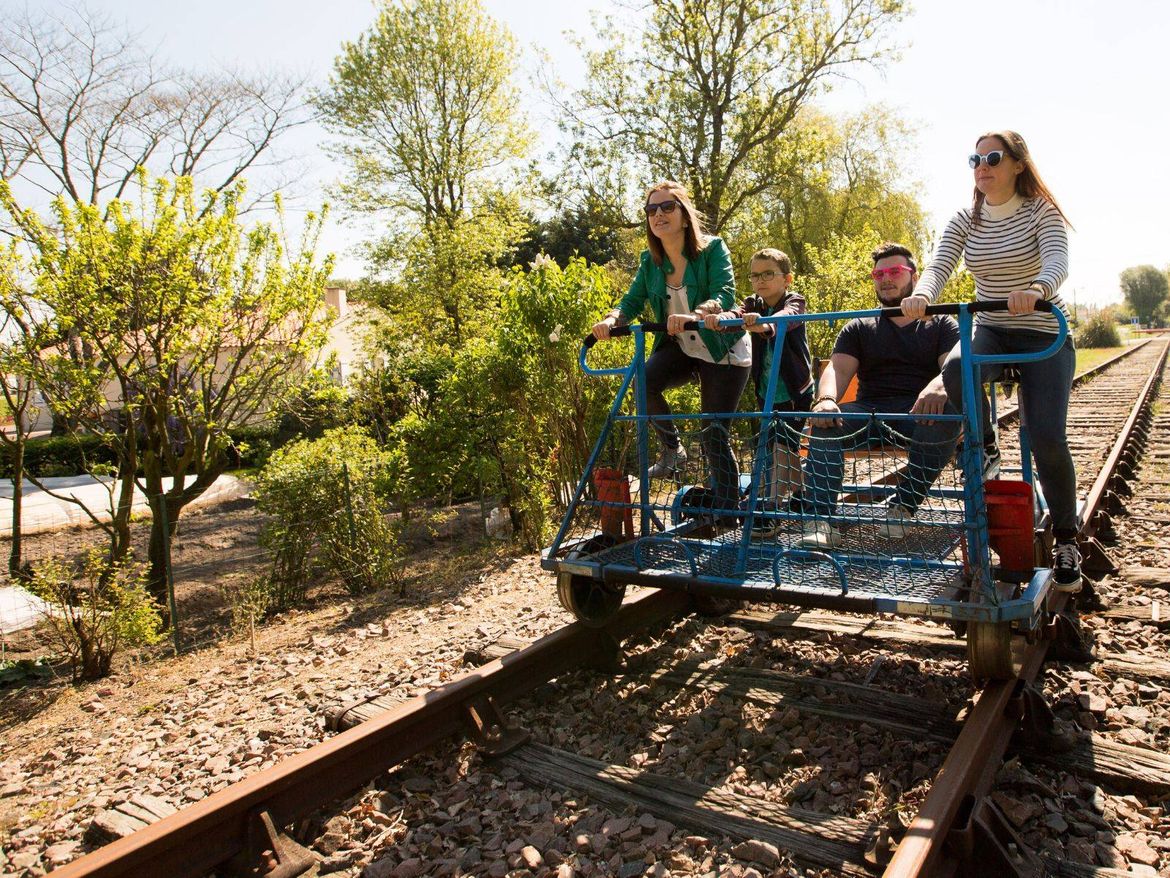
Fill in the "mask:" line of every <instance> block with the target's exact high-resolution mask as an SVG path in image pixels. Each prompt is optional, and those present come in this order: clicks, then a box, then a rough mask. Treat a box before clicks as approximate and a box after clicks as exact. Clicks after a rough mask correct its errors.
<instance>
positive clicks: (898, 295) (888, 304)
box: [877, 284, 914, 308]
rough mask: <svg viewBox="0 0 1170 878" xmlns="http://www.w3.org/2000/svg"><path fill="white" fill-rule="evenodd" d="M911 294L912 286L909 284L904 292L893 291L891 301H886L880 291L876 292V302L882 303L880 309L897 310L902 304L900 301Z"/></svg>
mask: <svg viewBox="0 0 1170 878" xmlns="http://www.w3.org/2000/svg"><path fill="white" fill-rule="evenodd" d="M913 292H914V284H910V285H909V286H908V287H906V289H904V290H894V291H893V296H894V298H893V299H887V298H886V297H885V295H884V294H883V293H882V291H881V290H878V291H877V298H878V301H879V302H881V303H882V307H885V308H897V307H898V306H899V305H901V304H902V300H903V299H905V298H906V297H907V296H909V295H911V294H912V293H913Z"/></svg>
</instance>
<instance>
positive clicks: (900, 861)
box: [882, 347, 1168, 878]
mask: <svg viewBox="0 0 1170 878" xmlns="http://www.w3.org/2000/svg"><path fill="white" fill-rule="evenodd" d="M1167 350H1168V348H1165V347H1164V348H1163V350H1162V355H1161V357H1159V358H1158V362H1157V365H1156V366H1155V367H1154V369H1153V370H1152V371H1151V373H1150V376H1149V378H1148V379H1147V380H1146V382H1145V385H1144V386H1143V388H1142V390H1141V392H1140V393H1139V394H1138V399H1137V401H1136V402H1135V403H1134V405H1133V408H1132V409H1131V410H1130V414H1129V417H1128V418H1127V419H1126V422H1125V424H1124V426H1123V427H1122V429H1121V430H1120V431H1119V433H1118V438H1117V440H1116V441H1115V442H1114V445H1113V449H1112V450H1111V452H1110V454H1109V456H1108V457H1107V459H1106V461H1105V464H1104V466H1103V467H1102V468H1101V470H1100V472H1099V474H1098V476H1097V478H1096V480H1095V481H1094V482H1093V487H1092V488H1091V489H1090V491H1089V494H1088V496H1087V498H1086V503H1085V507H1084V513H1083V520H1084V521H1086V522H1088V521H1090V520H1092V518H1093V516H1094V515H1095V513H1096V512H1097V509H1098V508H1099V507H1100V505H1101V504H1102V503H1103V502H1104V500H1105V498H1106V496H1107V493H1108V486H1109V484H1110V482H1111V481H1112V479H1113V477H1114V475H1115V473H1116V469H1117V466H1118V463H1119V461H1120V460H1121V458H1122V454H1123V453H1124V450H1125V448H1126V446H1127V444H1128V443H1129V441H1130V437H1131V435H1132V433H1133V431H1134V428H1135V426H1136V425H1137V423H1138V421H1139V420H1140V419H1141V417H1142V415H1143V412H1144V411H1146V410H1147V409H1148V406H1149V404H1150V402H1151V399H1152V396H1153V391H1154V388H1155V387H1156V386H1157V384H1158V380H1159V379H1160V377H1161V373H1162V370H1163V368H1164V367H1165V364H1166V354H1167ZM1111 362H1112V361H1111ZM1067 597H1068V596H1067V595H1066V594H1064V593H1057V594H1056V595H1055V597H1054V599H1053V600H1052V602H1051V603H1050V608H1051V609H1052V610H1053V612H1054V613H1059V612H1060V611H1061V610H1062V609H1064V606H1065V604H1066V602H1067ZM1048 645H1049V642H1048V641H1047V640H1045V639H1038V640H1036V641H1035V642H1034V643H1032V644H1031V645H1029V646H1028V648H1027V650H1026V652H1025V653H1024V658H1023V661H1022V663H1021V668H1020V674H1019V678H1018V679H1017V680H1003V681H997V682H994V683H990V684H989V685H987V686H985V687H984V688H983V690H982V691H981V692H980V693H979V695H978V696H977V699H976V701H975V704H974V706H973V707H972V709H971V711H970V713H969V715H968V717H967V720H966V722H965V723H964V724H963V730H962V731H961V732H960V733H959V737H958V738H957V739H956V741H955V744H954V746H953V747H952V748H951V751H950V752H949V753H948V754H947V758H946V760H945V761H944V762H943V765H942V768H941V769H939V772H938V775H937V776H936V777H935V780H934V783H933V784H932V786H931V789H930V792H929V793H928V794H927V797H926V799H925V800H923V803H922V807H921V808H919V810H918V814H917V816H916V817H915V818H914V820H913V821H912V822H911V824H910V827H909V828H908V829H907V830H906V835H905V838H903V840H902V841H901V842H900V843H899V844H898V849H897V851H895V853H894V856H893V858H892V859H891V860H890V862H889V865H888V866H887V867H886V869H885V871H884V872H883V873H882V878H919V876H925V875H937V874H951V873H953V872H954V871H955V870H956V869H957V867H958V863H957V861H956V860H955V859H954V858H953V856H952V855H951V854H950V853H948V851H947V850H946V840H947V835H948V834H949V833H950V831H951V829H952V828H953V827H954V825H955V821H956V818H957V817H958V816H959V812H960V809H961V808H962V806H963V803H964V801H965V800H967V799H968V796H972V797H974V798H975V799H976V800H978V799H980V798H982V797H983V796H984V795H986V794H987V793H988V792H989V791H990V789H991V786H992V783H993V782H994V779H995V774H996V771H997V770H998V768H999V764H1000V762H1001V761H1002V760H1003V755H1004V753H1005V752H1006V750H1007V746H1008V743H1009V742H1010V740H1011V737H1012V733H1013V732H1014V730H1015V727H1016V722H1017V718H1016V716H1015V715H1014V714H1013V713H1012V712H1011V711H1009V705H1010V704H1011V703H1012V701H1013V699H1014V697H1015V695H1016V694H1017V688H1018V686H1019V683H1020V681H1021V680H1022V681H1025V682H1029V683H1030V682H1032V681H1033V680H1035V679H1036V677H1037V675H1038V674H1039V672H1040V669H1041V667H1042V666H1043V664H1044V658H1045V655H1046V653H1047V652H1048Z"/></svg>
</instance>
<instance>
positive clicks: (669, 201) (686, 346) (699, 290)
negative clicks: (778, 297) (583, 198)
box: [593, 180, 752, 509]
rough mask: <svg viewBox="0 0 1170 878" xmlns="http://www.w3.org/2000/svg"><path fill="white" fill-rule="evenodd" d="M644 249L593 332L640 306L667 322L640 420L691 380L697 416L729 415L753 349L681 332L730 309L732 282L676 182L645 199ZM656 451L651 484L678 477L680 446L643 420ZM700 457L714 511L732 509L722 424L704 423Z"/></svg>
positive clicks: (664, 411)
mask: <svg viewBox="0 0 1170 878" xmlns="http://www.w3.org/2000/svg"><path fill="white" fill-rule="evenodd" d="M644 210H645V212H646V243H647V249H646V250H644V251H642V259H641V263H640V265H639V266H638V274H637V275H636V276H635V277H634V281H633V283H631V284H630V289H629V292H627V293H626V295H625V296H624V297H623V298H622V300H621V302H619V303H618V306H617V307H616V308H614V309H613V310H612V311H611V312H610V313H609V314H607V315H606V317H605V319H603V320H602V321H601V322H600V323H597V324H596V325H595V326H594V327H593V334H594V335H595V336H596V337H597V338H599V339H606V338H609V331H610V330H611V329H612V328H613V327H614V326H617V325H619V324H625V323H629V322H630V321H631V320H633V319H635V318H636V317H638V316H639V315H640V314H641V313H642V310H643V308H644V307H645V305H646V303H647V302H649V303H650V308H651V310H652V311H653V313H654V319H655V320H656V321H658V322H660V323H661V322H665V323H666V332H665V333H661V332H660V333H657V337H656V338H655V340H654V349H653V352H652V353H651V355H650V358H649V359H648V360H647V361H646V399H647V412H646V413H647V414H649V415H651V416H656V415H669V414H670V406H669V405H668V404H667V402H666V398H665V397H664V396H663V393H664V392H665V391H666V390H669V389H670V388H672V387H680V386H682V385H683V384H686V383H688V382H690V381H692V380H694V379H695V378H698V380H699V389H700V396H701V400H702V403H701V404H702V411H703V413H704V414H718V413H720V412H733V411H735V410H736V409H737V408H738V407H739V398H740V396H741V395H742V394H743V389H744V387H746V386H747V380H748V376H749V375H750V373H751V363H752V350H751V343H750V341H749V340H748V338H747V335H746V334H745V333H743V332H742V331H740V332H728V333H722V332H715V331H712V330H709V329H684V328H683V327H684V325H685V324H686V323H687V322H688V321H691V320H697V321H699V322H702V320H703V318H704V317H705V316H707V315H708V314H718V313H720V312H723V311H727V310H730V309H731V308H732V307H733V306H734V305H735V278H734V276H733V274H732V271H731V254H730V253H728V250H727V245H726V244H724V243H723V240H722V239H721V238H716V237H709V236H707V235H706V234H704V232H703V226H702V219H701V217H700V216H699V212H698V211H697V210H695V205H694V203H693V202H692V201H691V197H690V195H689V194H688V193H687V191H686V189H684V188H683V187H682V185H681V184H679V183H675V182H673V181H669V180H668V181H666V182H663V183H659V184H658V185H656V186H654V187H652V188H651V189H650V191H649V192H647V193H646V206H645V208H644ZM650 423H651V424H652V425H653V426H654V429H655V431H656V432H657V433H658V438H659V442H660V443H661V446H662V448H661V450H660V453H659V457H658V461H657V462H656V463H655V464H654V465H653V466H652V467H650V477H651V478H665V477H669V476H677V475H678V474H679V473H680V472H681V471H682V468H683V464H685V463H686V459H687V452H686V447H685V446H684V445H683V444H682V443H681V441H680V438H679V435H678V430H677V429H676V428H675V425H674V423H673V422H672V421H670V420H661V421H658V420H652V421H651V422H650ZM703 424H704V427H703V430H702V442H703V451H704V453H705V454H706V456H707V461H708V466H709V467H710V469H711V476H712V478H711V482H712V486H713V488H714V490H715V505H716V507H717V508H720V509H734V508H736V507H737V506H738V503H739V467H738V465H737V464H736V462H735V455H734V454H732V451H731V436H730V432H729V430H728V421H727V420H726V419H717V420H705V421H703Z"/></svg>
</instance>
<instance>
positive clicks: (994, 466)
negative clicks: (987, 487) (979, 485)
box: [983, 444, 1002, 482]
mask: <svg viewBox="0 0 1170 878" xmlns="http://www.w3.org/2000/svg"><path fill="white" fill-rule="evenodd" d="M1001 462H1002V459H1001V458H1000V456H999V446H998V445H994V444H992V445H984V446H983V481H985V482H986V481H987V480H988V479H995V478H999V467H1000V463H1001Z"/></svg>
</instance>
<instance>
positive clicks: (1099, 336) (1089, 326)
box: [1076, 311, 1121, 348]
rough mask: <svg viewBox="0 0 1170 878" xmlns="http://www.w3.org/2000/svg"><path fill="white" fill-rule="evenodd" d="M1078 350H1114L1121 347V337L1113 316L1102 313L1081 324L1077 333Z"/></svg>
mask: <svg viewBox="0 0 1170 878" xmlns="http://www.w3.org/2000/svg"><path fill="white" fill-rule="evenodd" d="M1076 338H1077V347H1078V348H1116V347H1120V346H1121V335H1120V334H1119V333H1118V331H1117V323H1116V322H1115V321H1114V320H1113V315H1112V314H1109V313H1108V312H1104V311H1102V312H1101V313H1099V314H1094V315H1093V316H1092V317H1090V318H1089V319H1088V320H1086V321H1085V322H1084V323H1082V324H1081V326H1080V329H1079V330H1078V331H1077V336H1076Z"/></svg>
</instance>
